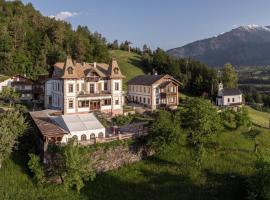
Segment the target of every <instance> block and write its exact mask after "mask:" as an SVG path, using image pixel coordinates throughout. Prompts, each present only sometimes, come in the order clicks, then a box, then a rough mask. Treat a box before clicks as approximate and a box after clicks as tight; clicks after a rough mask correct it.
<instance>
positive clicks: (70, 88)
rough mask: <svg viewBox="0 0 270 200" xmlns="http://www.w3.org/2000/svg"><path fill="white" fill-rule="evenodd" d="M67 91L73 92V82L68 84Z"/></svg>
mask: <svg viewBox="0 0 270 200" xmlns="http://www.w3.org/2000/svg"><path fill="white" fill-rule="evenodd" d="M68 92H70V93H72V92H73V84H68Z"/></svg>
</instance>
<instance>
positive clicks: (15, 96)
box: [1, 87, 20, 107]
mask: <svg viewBox="0 0 270 200" xmlns="http://www.w3.org/2000/svg"><path fill="white" fill-rule="evenodd" d="M1 96H2V98H4V99H5V100H7V101H8V102H9V106H10V107H11V104H12V103H14V102H15V101H18V100H19V98H20V93H18V92H17V91H16V90H15V89H13V88H10V87H3V90H2V93H1Z"/></svg>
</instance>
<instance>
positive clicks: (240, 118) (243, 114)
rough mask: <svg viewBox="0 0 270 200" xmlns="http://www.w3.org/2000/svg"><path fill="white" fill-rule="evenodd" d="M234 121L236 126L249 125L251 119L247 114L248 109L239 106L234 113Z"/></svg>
mask: <svg viewBox="0 0 270 200" xmlns="http://www.w3.org/2000/svg"><path fill="white" fill-rule="evenodd" d="M235 123H236V128H238V127H240V126H247V127H250V126H251V120H250V118H249V115H248V110H247V109H246V108H241V109H240V110H239V111H238V112H236V113H235Z"/></svg>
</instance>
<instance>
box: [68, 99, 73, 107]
mask: <svg viewBox="0 0 270 200" xmlns="http://www.w3.org/2000/svg"><path fill="white" fill-rule="evenodd" d="M68 108H69V109H70V108H73V100H69V101H68Z"/></svg>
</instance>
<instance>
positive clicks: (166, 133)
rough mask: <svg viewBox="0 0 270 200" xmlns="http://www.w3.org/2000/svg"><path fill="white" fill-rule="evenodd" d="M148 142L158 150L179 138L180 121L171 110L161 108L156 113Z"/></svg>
mask: <svg viewBox="0 0 270 200" xmlns="http://www.w3.org/2000/svg"><path fill="white" fill-rule="evenodd" d="M150 130H151V133H150V134H149V140H148V144H149V145H150V146H152V147H154V148H155V149H157V150H162V148H164V147H165V146H166V145H168V144H171V143H173V142H175V141H177V140H178V139H179V134H180V121H179V120H178V118H177V117H174V116H173V114H171V113H170V112H169V111H164V110H161V111H159V112H158V113H156V114H155V117H154V122H153V123H152V125H151V128H150Z"/></svg>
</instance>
